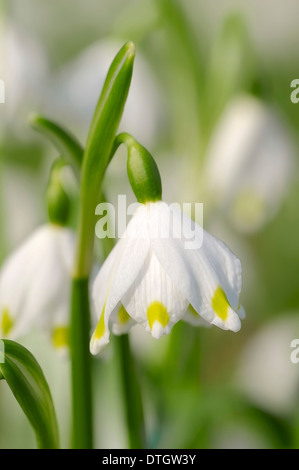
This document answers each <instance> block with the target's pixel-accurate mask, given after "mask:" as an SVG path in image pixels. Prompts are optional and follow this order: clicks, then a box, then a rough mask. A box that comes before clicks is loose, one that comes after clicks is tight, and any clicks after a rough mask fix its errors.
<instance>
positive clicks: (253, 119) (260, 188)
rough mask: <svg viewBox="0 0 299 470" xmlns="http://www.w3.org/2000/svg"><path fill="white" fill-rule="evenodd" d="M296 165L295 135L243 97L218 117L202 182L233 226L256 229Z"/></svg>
mask: <svg viewBox="0 0 299 470" xmlns="http://www.w3.org/2000/svg"><path fill="white" fill-rule="evenodd" d="M294 163H295V158H294V144H293V139H292V136H291V135H290V132H289V129H288V128H287V126H286V125H285V123H284V122H283V120H282V119H281V117H280V115H279V114H278V113H277V112H276V111H275V110H273V109H271V108H269V107H267V106H266V105H265V104H263V103H262V102H261V101H259V100H258V99H256V98H252V97H250V96H244V97H239V98H237V99H236V100H234V101H232V103H231V104H230V105H229V106H228V107H227V109H226V111H225V112H224V113H223V116H222V118H221V119H220V120H219V123H218V126H217V128H216V130H215V132H214V135H213V138H212V139H211V143H210V146H209V149H208V152H207V167H206V180H207V184H208V188H209V190H210V192H211V194H212V195H213V199H214V200H215V202H216V204H217V205H218V206H219V207H220V208H222V210H224V212H225V213H226V214H227V215H228V217H229V219H230V221H231V222H232V223H233V225H234V226H235V227H236V228H237V229H238V230H240V231H243V232H254V231H256V230H258V229H260V228H261V227H262V226H263V225H264V224H265V223H266V222H268V221H269V220H270V219H271V218H272V217H273V216H274V215H275V214H276V213H277V210H278V209H279V208H280V205H281V202H282V201H283V198H284V196H285V194H286V192H287V190H288V187H289V184H290V182H291V180H292V174H293V171H294Z"/></svg>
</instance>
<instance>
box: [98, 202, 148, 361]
mask: <svg viewBox="0 0 299 470" xmlns="http://www.w3.org/2000/svg"><path fill="white" fill-rule="evenodd" d="M148 251H149V238H148V228H147V214H146V210H145V206H140V208H139V209H138V210H137V212H136V214H135V215H134V216H133V218H132V219H131V221H130V222H129V224H128V227H127V230H126V232H125V234H124V236H123V237H122V238H121V239H120V240H119V241H118V243H117V244H116V246H115V247H114V249H113V250H112V252H111V253H110V255H109V256H108V258H107V260H106V261H105V263H104V264H103V266H102V268H101V270H100V272H99V274H98V276H97V278H96V281H95V284H94V289H93V299H94V302H95V305H96V309H97V311H98V312H99V325H100V324H101V326H99V325H98V326H99V328H98V327H97V328H96V330H95V332H94V334H93V337H92V339H91V344H90V350H91V352H92V354H97V353H98V352H99V351H100V350H101V349H102V348H103V347H104V346H105V345H106V344H107V343H108V342H109V336H110V333H109V319H110V315H111V314H113V313H114V310H115V309H116V307H117V306H118V305H119V304H120V302H121V298H122V296H123V295H124V294H125V293H126V291H127V290H128V289H129V288H130V286H131V285H132V283H133V282H134V280H135V278H136V277H137V275H138V273H139V271H140V269H141V267H142V265H143V263H144V260H145V258H146V256H147V253H148ZM101 318H102V320H101Z"/></svg>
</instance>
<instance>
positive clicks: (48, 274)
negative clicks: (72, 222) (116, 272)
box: [0, 159, 75, 348]
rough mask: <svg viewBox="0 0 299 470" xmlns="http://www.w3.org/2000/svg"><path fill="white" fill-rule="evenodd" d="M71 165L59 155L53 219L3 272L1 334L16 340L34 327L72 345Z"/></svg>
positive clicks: (52, 186)
mask: <svg viewBox="0 0 299 470" xmlns="http://www.w3.org/2000/svg"><path fill="white" fill-rule="evenodd" d="M66 168H67V167H65V165H64V163H63V162H62V161H61V160H60V159H59V160H57V161H56V162H55V164H54V165H53V168H52V173H51V180H50V184H49V187H48V191H47V198H48V212H49V219H50V222H49V223H47V224H45V225H43V226H41V227H39V228H38V229H36V230H35V231H34V232H33V234H32V235H31V236H30V237H29V238H28V239H27V240H26V241H25V242H24V243H23V244H22V245H21V246H20V247H19V248H18V249H17V250H16V251H15V252H14V253H13V254H12V255H11V256H10V257H9V258H8V259H7V260H6V261H5V262H4V264H3V266H2V269H1V271H0V336H1V337H4V338H6V337H7V338H12V339H16V338H19V337H21V336H24V335H25V334H26V333H27V332H29V331H30V330H31V329H32V328H34V327H40V328H42V329H44V330H45V331H47V332H48V334H50V336H51V338H52V341H53V344H54V346H56V347H57V348H63V347H66V346H67V345H68V325H69V318H68V316H69V302H70V289H71V281H70V279H71V270H72V265H73V258H74V253H75V237H74V233H73V232H72V231H71V230H70V229H68V228H66V227H65V223H66V220H67V217H68V213H69V200H68V196H67V194H66V192H65V191H64V189H63V187H62V185H63V183H64V182H65V178H64V176H63V175H64V173H65V170H66Z"/></svg>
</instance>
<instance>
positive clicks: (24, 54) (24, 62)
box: [1, 22, 48, 127]
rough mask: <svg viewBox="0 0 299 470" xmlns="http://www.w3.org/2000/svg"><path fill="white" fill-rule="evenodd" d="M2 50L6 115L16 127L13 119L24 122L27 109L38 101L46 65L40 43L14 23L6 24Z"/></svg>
mask: <svg viewBox="0 0 299 470" xmlns="http://www.w3.org/2000/svg"><path fill="white" fill-rule="evenodd" d="M3 49H4V50H3V52H4V60H3V65H4V71H3V78H4V81H5V95H6V96H5V98H6V103H5V116H6V119H7V121H12V120H14V127H16V123H15V119H16V118H17V119H18V120H19V122H20V123H21V122H22V121H24V122H27V121H26V120H27V114H28V112H29V110H31V109H32V107H34V106H37V105H38V103H40V101H41V97H42V96H43V92H44V88H45V82H46V80H47V77H48V62H47V59H46V55H45V52H44V50H43V48H42V47H41V45H40V43H39V42H37V41H35V40H34V38H33V37H31V36H30V34H28V33H27V32H25V31H23V30H22V29H21V28H20V27H19V26H17V25H16V24H14V23H9V22H7V23H6V24H5V27H4V47H3ZM1 78H2V77H1ZM23 125H24V124H23ZM26 126H27V127H28V124H26Z"/></svg>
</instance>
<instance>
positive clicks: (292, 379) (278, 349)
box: [237, 312, 299, 413]
mask: <svg viewBox="0 0 299 470" xmlns="http://www.w3.org/2000/svg"><path fill="white" fill-rule="evenodd" d="M294 313H295V312H294ZM294 313H293V314H287V313H284V314H283V315H281V316H280V317H279V318H277V319H275V320H274V321H271V322H270V323H268V324H266V325H265V326H263V327H262V328H261V329H260V330H259V331H257V333H256V334H255V335H254V336H253V337H252V338H250V340H249V342H248V344H247V346H245V348H244V349H243V351H242V354H241V357H240V362H239V367H238V372H237V384H238V386H239V387H241V388H242V390H243V391H244V393H246V394H247V395H248V396H249V397H250V398H251V399H252V400H254V401H255V402H256V403H258V404H259V405H261V406H263V407H265V408H266V409H268V410H269V411H271V412H274V413H288V412H290V411H291V410H292V409H293V407H294V406H295V405H296V403H297V402H298V390H299V364H293V363H292V361H291V353H292V351H293V349H292V348H291V341H292V340H293V339H295V338H298V337H299V317H298V312H296V314H294Z"/></svg>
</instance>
